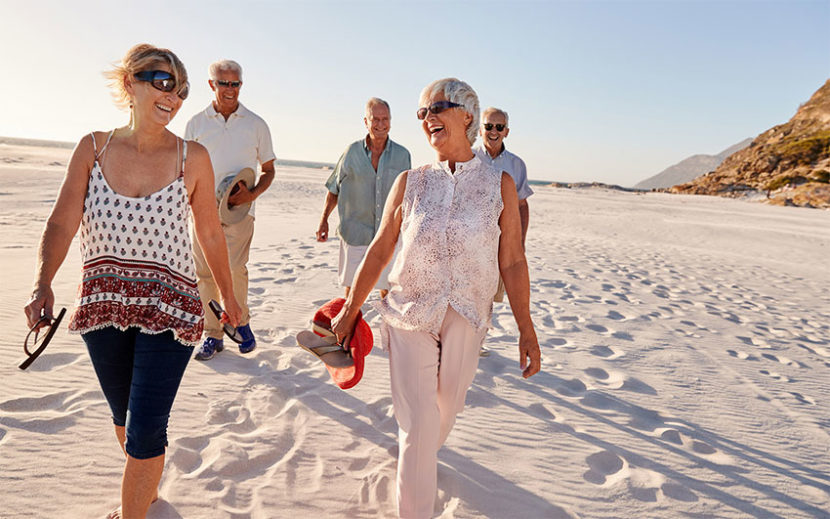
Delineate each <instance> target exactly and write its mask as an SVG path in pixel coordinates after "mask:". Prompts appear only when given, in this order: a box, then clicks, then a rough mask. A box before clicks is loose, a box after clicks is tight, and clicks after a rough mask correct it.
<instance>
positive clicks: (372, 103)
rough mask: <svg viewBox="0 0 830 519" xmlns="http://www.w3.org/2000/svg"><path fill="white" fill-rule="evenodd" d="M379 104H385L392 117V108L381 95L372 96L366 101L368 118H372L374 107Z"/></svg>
mask: <svg viewBox="0 0 830 519" xmlns="http://www.w3.org/2000/svg"><path fill="white" fill-rule="evenodd" d="M377 105H383V106H385V107H386V109H387V110H389V117H392V109H391V108H389V103H387V102H386V101H384V100H383V99H381V98H379V97H370V98H369V100H368V101H366V118H367V119H368V118H370V117H371V116H372V108H374V107H376V106H377Z"/></svg>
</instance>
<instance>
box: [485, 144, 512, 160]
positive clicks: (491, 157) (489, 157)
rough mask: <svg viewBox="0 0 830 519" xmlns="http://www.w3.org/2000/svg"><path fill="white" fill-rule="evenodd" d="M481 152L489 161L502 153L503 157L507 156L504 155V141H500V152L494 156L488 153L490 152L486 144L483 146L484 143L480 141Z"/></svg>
mask: <svg viewBox="0 0 830 519" xmlns="http://www.w3.org/2000/svg"><path fill="white" fill-rule="evenodd" d="M481 152H482V153H483V154H484V155H485V156H486V157H487V158H488V159H489V160H490V161H494V160H496V159H497V158H499V157H501V156H502V155H504V156H505V157H506V156H507V155H506V153H507V148H506V147H505V145H504V142H502V143H501V151H500V152H499V154H498V155H496V156H495V157H493V156H492V155H490V152H489V151H487V146H485V145H484V143H481Z"/></svg>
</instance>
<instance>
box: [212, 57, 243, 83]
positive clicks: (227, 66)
mask: <svg viewBox="0 0 830 519" xmlns="http://www.w3.org/2000/svg"><path fill="white" fill-rule="evenodd" d="M223 71H227V72H235V73H236V75H237V76H239V80H240V81H241V80H242V65H240V64H239V63H237V62H235V61H234V60H232V59H220V60H219V61H217V62H216V63H211V64H210V67H209V68H208V77H210V79H216V76H218V75H219V73H220V72H223Z"/></svg>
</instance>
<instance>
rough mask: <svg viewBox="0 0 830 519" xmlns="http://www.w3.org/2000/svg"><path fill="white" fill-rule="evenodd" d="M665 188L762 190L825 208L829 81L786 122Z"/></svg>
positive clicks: (829, 176) (829, 166)
mask: <svg viewBox="0 0 830 519" xmlns="http://www.w3.org/2000/svg"><path fill="white" fill-rule="evenodd" d="M670 191H671V192H673V193H691V194H704V195H720V196H742V195H744V194H747V193H753V192H764V193H766V195H767V196H768V197H769V199H770V201H771V202H772V203H777V204H786V205H799V206H810V207H826V208H830V80H828V81H827V82H825V83H824V85H823V86H822V87H821V88H819V89H818V90H817V91H816V93H815V94H813V96H812V97H811V98H810V100H809V101H807V102H806V103H804V104H803V105H801V107H799V109H798V111H797V112H796V113H795V115H794V116H793V117H792V119H790V120H789V121H788V122H786V123H784V124H780V125H778V126H775V127H773V128H770V129H769V130H767V131H765V132H764V133H762V134H761V135H759V136H758V137H756V138H755V139H754V140H753V141H752V143H751V144H750V145H749V146H748V147H746V148H744V149H742V150H740V151H738V152H736V153H733V154H732V155H730V156H729V157H727V158H726V160H724V161H723V162H722V163H721V164H720V166H718V167H717V169H715V170H714V171H711V172H709V173H707V174H705V175H702V176H700V177H697V178H696V179H694V180H692V181H691V182H688V183H685V184H680V185H677V186H674V187H672V188H671V189H670Z"/></svg>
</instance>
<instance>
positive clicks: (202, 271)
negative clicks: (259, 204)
mask: <svg viewBox="0 0 830 519" xmlns="http://www.w3.org/2000/svg"><path fill="white" fill-rule="evenodd" d="M208 84H209V85H210V88H211V90H213V92H214V95H215V99H214V100H213V102H212V103H211V104H210V105H208V107H207V108H206V109H205V110H203V111H202V112H199V113H198V114H196V115H194V116H193V118H192V119H190V121H189V122H188V123H187V129H186V130H185V139H188V140H194V141H196V142H198V143H200V144H202V145H204V146H205V147H206V148H207V150H208V152H209V153H210V160H211V162H212V163H213V173H214V176H215V181H216V182H215V184H216V185H217V186H218V185H219V184H220V183H221V181H222V179H224V178H225V177H227V176H229V175H231V176H234V175H236V174H237V173H239V171H241V170H242V169H244V168H251V169H252V170H254V171H256V170H257V164H259V165H260V168H261V169H262V173H261V174H260V175H259V179H258V181H257V182H256V184H255V185H254V186H253V187H252V188H250V189H248V187H247V186H246V185H245V184H244V183H243V182H240V183H238V184H237V185H238V188H239V189H238V190H237V191H236V192H235V193H233V194H232V195H230V198H228V203H229V204H230V205H241V204H247V203H251V209H250V210H249V212H248V214H247V215H245V218H243V219H242V220H241V221H240V222H238V223H234V224H229V225H226V224H225V223H223V224H222V229H223V230H224V231H225V240H226V241H227V242H228V257H229V259H230V264H231V274H232V275H233V291H234V295H235V296H236V300H237V301H239V305H240V306H241V307H242V319H241V321H240V322H241V323H243V324H241V325H240V326H239V327H238V328H237V332H238V334H239V335H240V336H241V338H242V341H243V342H242V343H241V344H240V345H239V351H240V353H249V352H251V351H253V350H254V348H256V338H255V337H254V334H253V332H252V331H251V326H250V312H249V308H248V267H247V263H248V257H249V252H250V248H251V239H252V237H253V235H254V203H253V202H254V200H256V198H257V197H259V196H260V195H261V194H262V193H264V192H265V190H266V189H268V186H270V185H271V182H273V180H274V160H275V158H276V157H275V155H274V149H273V146H272V144H271V132H270V130H269V129H268V125H267V124H266V123H265V121H264V120H263V119H262V118H261V117H259V116H258V115H256V114H255V113H253V112H251V111H250V110H248V109H247V108H245V107H244V106H243V105H242V104H241V103H240V102H239V91H240V90H241V88H242V67H241V66H240V65H239V63H237V62H235V61H231V60H222V61H217V62H216V63H213V64H212V65H211V66H210V79H209V80H208ZM193 249H194V260H195V263H196V279H197V282H198V285H199V295H200V296H201V299H202V304H203V306H204V307H205V340H204V342H203V343H202V345H201V346H200V347H199V350H198V351H197V353H196V359H197V360H208V359H210V358H211V357H213V355H214V354H216V353H217V352H220V351H222V350H223V349H224V344H223V340H222V323H220V322H219V321H218V320H217V319H216V318H215V317H214V315H213V313H212V312H211V311H210V309H209V308H208V306H207V305H208V302H210V300H211V299H215V300H217V301H218V300H219V290H218V288H217V287H216V283H215V282H214V280H213V276H212V275H211V273H210V269H208V266H207V262H206V261H205V257H204V254H203V253H202V250H201V248H200V246H199V242H198V240H196V239H195V238H194V239H193Z"/></svg>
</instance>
